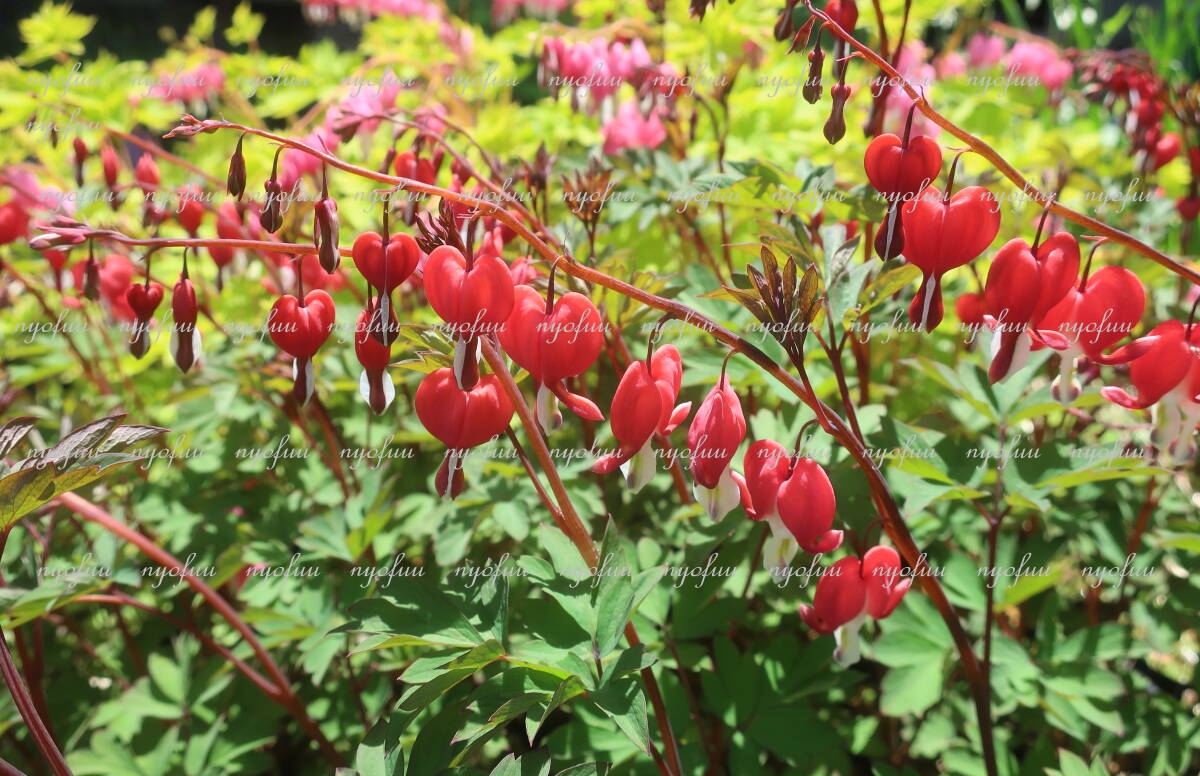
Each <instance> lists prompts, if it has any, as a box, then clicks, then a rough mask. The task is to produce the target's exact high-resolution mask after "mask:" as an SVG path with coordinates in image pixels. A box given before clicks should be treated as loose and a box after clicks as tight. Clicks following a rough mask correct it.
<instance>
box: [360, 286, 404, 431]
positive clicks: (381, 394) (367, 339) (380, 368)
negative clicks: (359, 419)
mask: <svg viewBox="0 0 1200 776" xmlns="http://www.w3.org/2000/svg"><path fill="white" fill-rule="evenodd" d="M385 320H387V323H386V324H385V323H384V321H385ZM396 325H397V324H396V318H395V316H394V315H391V314H390V311H389V317H388V319H385V318H384V317H383V315H382V313H381V310H380V299H379V298H378V297H377V298H376V299H374V300H372V302H371V305H370V306H369V307H368V308H366V309H365V310H363V311H362V312H361V313H359V314H358V321H357V323H356V324H355V327H354V355H355V356H357V357H358V363H360V364H362V366H363V373H362V376H361V377H360V378H359V381H358V392H359V395H360V396H362V397H363V400H364V401H366V402H367V406H369V407H370V408H371V411H372V412H374V413H375V414H376V415H379V414H381V413H382V412H383V411H384V410H385V409H387V407H388V405H389V404H391V403H392V399H394V398H395V396H396V389H395V387H394V386H393V384H392V378H391V375H389V374H388V373H387V367H388V364H390V363H391V361H392V348H391V345H390V344H385V343H389V342H390V338H389V336H388V332H386V331H379V329H383V328H393V327H395V326H396Z"/></svg>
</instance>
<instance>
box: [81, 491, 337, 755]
mask: <svg viewBox="0 0 1200 776" xmlns="http://www.w3.org/2000/svg"><path fill="white" fill-rule="evenodd" d="M58 502H59V503H60V504H62V505H63V506H64V507H66V508H67V509H70V510H71V511H72V512H74V513H75V514H77V515H79V516H80V517H82V518H83V519H85V520H88V521H90V522H93V523H97V524H98V525H100V526H101V527H102V528H104V529H105V530H107V531H109V532H110V533H113V534H116V535H117V536H119V537H120V538H121V539H124V540H125V541H127V542H129V543H130V544H132V545H134V546H135V547H137V548H138V549H139V550H141V551H142V552H143V553H145V554H146V555H148V556H149V557H150V559H151V560H153V561H154V562H155V563H157V564H159V565H160V566H162V567H164V568H168V569H170V568H176V569H182V568H183V564H182V563H180V561H179V560H178V559H177V558H176V557H175V556H173V555H172V554H171V553H169V552H167V551H166V550H164V549H163V548H161V547H159V546H158V545H157V544H155V543H154V542H152V541H150V540H149V539H147V538H146V537H145V536H143V535H142V534H141V533H139V532H137V531H135V530H134V529H132V528H130V527H129V526H127V525H125V524H124V523H122V522H121V521H120V520H118V519H116V518H115V517H113V516H112V515H110V514H108V512H106V511H104V510H103V509H101V508H100V507H98V506H96V505H95V504H93V503H92V502H90V501H87V500H86V499H83V498H80V497H79V496H76V495H75V494H74V493H63V494H62V495H61V496H59V497H58ZM183 581H184V582H186V583H187V585H188V586H189V587H191V588H192V589H193V590H195V591H196V592H197V593H199V594H200V596H201V597H202V598H203V599H204V600H205V601H207V602H208V604H209V605H210V606H212V608H213V609H215V610H216V611H217V613H218V614H220V615H221V616H222V617H224V618H225V620H226V621H227V622H228V623H229V624H230V625H231V626H233V628H234V630H236V631H237V632H238V633H239V634H241V636H242V638H244V639H245V640H246V643H247V644H249V645H250V648H251V649H252V650H253V651H254V654H255V656H256V657H257V658H258V660H259V662H260V663H262V665H263V668H264V669H265V670H266V672H267V675H268V676H269V677H270V678H271V681H272V682H274V684H275V686H276V689H277V690H278V692H277V694H276V695H274V696H273V699H274V700H275V702H276V703H278V704H279V705H281V706H283V707H284V708H285V709H287V710H288V711H289V712H291V714H292V716H293V717H295V719H296V721H297V722H299V723H300V726H301V727H302V728H304V730H305V732H306V733H308V735H309V736H311V737H312V739H313V741H315V742H316V743H317V746H318V747H319V748H320V750H321V753H322V754H323V755H324V756H325V759H326V760H328V761H329V763H330V764H331V765H333V766H335V767H343V766H345V764H346V760H345V759H344V758H343V757H342V755H341V754H339V753H338V751H337V749H335V748H334V746H333V744H332V743H330V741H329V739H328V738H326V737H325V734H324V733H322V732H321V728H320V726H318V725H317V723H316V722H315V721H314V720H313V719H312V717H310V716H308V712H307V711H306V710H305V708H304V704H303V702H301V700H300V698H299V697H298V696H297V695H296V693H295V692H294V691H293V690H292V685H291V682H289V681H288V678H287V676H285V675H284V673H283V671H281V670H280V668H279V666H278V665H277V664H276V663H275V660H274V659H273V658H272V657H271V653H270V652H268V651H267V650H266V648H265V647H263V645H262V642H261V641H259V640H258V635H257V634H255V632H254V630H253V629H252V628H251V627H250V626H249V625H247V624H246V622H245V621H244V620H242V618H241V616H239V615H238V613H237V611H236V610H235V609H234V608H233V607H232V606H230V605H229V602H228V601H226V600H225V599H224V598H222V597H221V596H220V594H218V593H217V592H216V591H215V590H213V589H212V588H211V587H209V586H208V585H207V584H205V583H204V582H203V581H202V580H201V579H200V578H199V577H197V576H195V575H194V574H192V575H183Z"/></svg>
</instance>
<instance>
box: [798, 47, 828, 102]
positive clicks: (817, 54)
mask: <svg viewBox="0 0 1200 776" xmlns="http://www.w3.org/2000/svg"><path fill="white" fill-rule="evenodd" d="M824 69H825V51H824V49H822V48H821V46H820V45H819V44H818V45H817V46H816V47H815V48H813V50H812V51H810V52H808V78H806V79H805V80H804V89H803V90H802V91H801V94H802V95H803V96H804V99H805V100H806V101H807V102H808V104H809V105H816V104H817V101H818V100H820V99H821V92H822V91H824V90H823V89H822V87H821V75H822V73H823V72H824Z"/></svg>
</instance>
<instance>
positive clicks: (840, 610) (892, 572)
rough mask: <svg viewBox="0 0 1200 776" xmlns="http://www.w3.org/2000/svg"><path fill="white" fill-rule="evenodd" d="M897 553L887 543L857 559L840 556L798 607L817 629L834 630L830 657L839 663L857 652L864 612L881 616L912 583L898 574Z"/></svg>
mask: <svg viewBox="0 0 1200 776" xmlns="http://www.w3.org/2000/svg"><path fill="white" fill-rule="evenodd" d="M900 571H901V569H900V556H899V555H898V554H897V553H896V551H895V550H893V549H892V548H891V547H883V546H876V547H872V548H871V549H869V550H867V552H866V554H865V555H864V556H863V557H862V560H859V559H858V558H856V557H853V556H851V557H847V558H842V559H841V560H839V561H837V562H836V563H834V564H833V565H831V566H830V567H829V568H827V569H826V570H825V573H824V574H822V576H821V578H820V580H819V581H818V582H817V591H816V593H815V594H814V595H813V605H812V606H811V607H810V606H804V605H801V606H800V608H799V611H800V618H801V619H802V620H804V622H805V624H806V625H808V626H809V627H810V628H812V629H813V630H815V631H816V632H817V633H821V634H830V633H834V632H837V639H838V649H837V651H836V652H835V653H834V658H835V659H836V660H837V661H838V663H840V664H841V665H850V664H852V663H856V662H857V661H858V659H859V657H860V656H861V649H860V646H859V629H860V628H861V627H862V624H863V622H864V621H865V620H866V618H867V616H868V615H869V616H871V617H874V618H875V619H879V620H882V619H884V618H885V617H887V616H888V615H890V614H891V613H892V612H893V611H894V610H895V608H896V607H897V606H898V605H899V604H900V601H901V600H902V599H903V598H904V594H905V593H906V592H908V589H909V588H910V587H911V586H912V579H911V578H909V579H901V578H900Z"/></svg>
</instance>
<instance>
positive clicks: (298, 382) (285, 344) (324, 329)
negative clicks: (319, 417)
mask: <svg viewBox="0 0 1200 776" xmlns="http://www.w3.org/2000/svg"><path fill="white" fill-rule="evenodd" d="M335 314H336V309H335V308H334V305H333V299H331V298H330V296H329V294H327V293H325V292H324V291H322V290H320V289H314V290H312V291H309V292H308V293H307V294H306V295H305V296H304V299H303V300H300V299H297V298H296V297H294V296H292V295H290V294H288V295H286V296H281V297H280V298H279V299H277V300H275V304H273V305H272V306H271V312H270V313H269V314H268V316H267V333H268V334H269V335H270V336H271V341H272V342H274V343H275V345H276V347H278V348H279V349H280V350H282V351H283V352H285V353H287V354H289V355H290V356H292V357H293V358H294V359H295V363H294V365H293V367H294V373H293V381H294V382H293V390H292V394H293V395H294V396H295V397H296V400H297V401H299V402H300V403H301V404H304V403H305V402H307V401H308V399H309V398H310V397H311V396H312V390H313V370H312V357H313V356H314V355H316V352H317V351H318V350H319V349H320V348H321V345H323V344H324V343H325V340H326V339H328V337H329V332H330V331H331V330H332V329H333V322H334V316H335Z"/></svg>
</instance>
